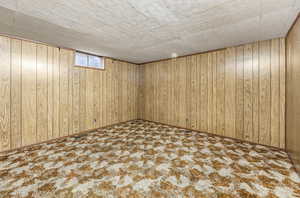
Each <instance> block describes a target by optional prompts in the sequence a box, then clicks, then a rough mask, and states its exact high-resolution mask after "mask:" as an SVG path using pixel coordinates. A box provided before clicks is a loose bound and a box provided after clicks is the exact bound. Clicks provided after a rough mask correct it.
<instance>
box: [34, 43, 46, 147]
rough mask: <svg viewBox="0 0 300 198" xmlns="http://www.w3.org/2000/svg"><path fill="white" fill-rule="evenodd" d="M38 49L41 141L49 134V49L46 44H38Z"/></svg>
mask: <svg viewBox="0 0 300 198" xmlns="http://www.w3.org/2000/svg"><path fill="white" fill-rule="evenodd" d="M36 50H37V52H36V53H37V55H36V56H37V58H36V65H37V70H36V72H37V74H36V78H37V79H36V81H37V82H36V92H37V93H36V94H37V95H36V103H37V106H36V110H37V112H36V114H37V115H36V116H37V120H36V138H37V142H41V141H45V140H47V136H48V87H47V86H48V76H47V75H48V64H47V62H48V61H47V57H48V49H47V46H46V45H41V44H38V45H37V49H36ZM45 131H47V133H45Z"/></svg>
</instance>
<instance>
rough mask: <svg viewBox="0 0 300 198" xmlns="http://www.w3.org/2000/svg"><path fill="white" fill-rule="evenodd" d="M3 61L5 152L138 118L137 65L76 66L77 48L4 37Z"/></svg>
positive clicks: (0, 41) (0, 91) (1, 132)
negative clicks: (74, 49)
mask: <svg viewBox="0 0 300 198" xmlns="http://www.w3.org/2000/svg"><path fill="white" fill-rule="evenodd" d="M0 59H1V62H0V96H1V100H0V107H1V112H0V151H4V150H9V149H13V148H18V147H20V146H26V145H30V144H34V143H38V142H41V141H45V140H50V139H53V138H58V137H62V136H66V135H71V134H74V133H78V132H81V131H85V130H89V129H94V128H99V127H102V126H106V125H110V124H114V123H117V122H121V121H127V120H133V119H137V115H138V112H137V111H138V103H137V101H138V98H137V97H138V89H139V88H138V84H139V81H138V80H139V78H138V72H139V67H138V66H137V65H133V64H129V63H125V62H121V61H115V60H112V59H109V58H107V59H105V63H106V64H105V70H95V69H88V68H79V67H73V65H74V52H73V51H72V50H67V49H59V48H56V47H51V46H47V45H44V44H36V43H33V42H28V41H23V40H18V39H11V38H8V37H2V36H0ZM119 86H120V87H119ZM118 104H120V105H121V109H119V106H118ZM120 114H121V115H120ZM119 118H120V120H119Z"/></svg>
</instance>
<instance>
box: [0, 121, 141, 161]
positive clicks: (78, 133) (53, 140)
mask: <svg viewBox="0 0 300 198" xmlns="http://www.w3.org/2000/svg"><path fill="white" fill-rule="evenodd" d="M135 120H138V119H133V120H127V121H124V122H118V123H114V124H110V125H106V126H103V127H99V128H94V129H88V130H84V131H80V132H77V133H73V134H71V135H66V136H62V137H57V138H54V139H50V140H46V141H42V142H37V143H34V144H29V145H25V146H21V147H18V148H13V149H8V150H4V151H0V156H5V155H7V154H8V153H9V152H13V151H17V150H24V151H26V149H29V148H32V147H34V146H37V145H39V144H45V143H53V142H56V141H60V140H63V139H66V138H70V137H73V136H78V135H82V134H86V133H90V132H94V131H97V130H99V129H103V128H107V127H112V126H115V125H118V124H123V123H126V122H130V121H135Z"/></svg>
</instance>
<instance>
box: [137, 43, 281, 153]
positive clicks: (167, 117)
mask: <svg viewBox="0 0 300 198" xmlns="http://www.w3.org/2000/svg"><path fill="white" fill-rule="evenodd" d="M283 41H284V38H279V39H273V40H272V41H260V42H255V43H250V44H246V45H241V46H237V47H230V48H226V49H223V50H217V51H213V52H208V53H203V54H196V55H191V56H187V57H181V58H176V59H171V60H164V61H161V62H153V63H149V64H144V65H141V68H142V69H141V72H140V78H142V80H140V83H141V84H140V88H139V89H140V90H139V91H140V95H139V112H140V114H139V118H141V119H146V120H152V121H158V122H162V123H166V124H170V125H175V126H180V127H184V128H190V129H197V130H201V131H206V132H209V133H216V134H219V135H224V136H228V137H233V138H238V139H242V140H247V141H251V142H256V143H262V144H265V145H274V146H277V147H280V148H284V144H283V143H282V142H284V134H285V132H284V127H283V126H284V121H285V117H284V112H285V108H284V104H285V99H284V94H285V87H284V81H285V78H284V74H285V69H284V67H285V65H284V59H285V56H284V53H285V50H284V42H283ZM272 43H274V45H276V46H277V48H275V46H274V49H273V50H272V48H271V47H272ZM272 54H273V55H272ZM280 57H281V58H280ZM273 58H274V60H273ZM280 60H281V61H280ZM273 67H274V68H273ZM165 90H166V91H165ZM164 92H165V93H166V95H165V96H162V95H163V93H164ZM271 94H273V95H271ZM276 96H277V98H276ZM271 114H274V115H272V118H273V121H272V119H271ZM184 119H185V120H184ZM271 121H272V123H274V125H273V126H271ZM276 121H277V123H276ZM280 123H281V125H280ZM282 125H283V126H282Z"/></svg>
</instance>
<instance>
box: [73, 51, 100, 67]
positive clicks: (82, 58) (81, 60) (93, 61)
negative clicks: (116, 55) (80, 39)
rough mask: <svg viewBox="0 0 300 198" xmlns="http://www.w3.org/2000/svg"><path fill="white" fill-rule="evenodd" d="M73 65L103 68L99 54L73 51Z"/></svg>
mask: <svg viewBox="0 0 300 198" xmlns="http://www.w3.org/2000/svg"><path fill="white" fill-rule="evenodd" d="M75 66H79V67H86V68H95V69H104V58H103V57H100V56H95V55H91V54H87V53H84V52H76V53H75Z"/></svg>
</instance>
